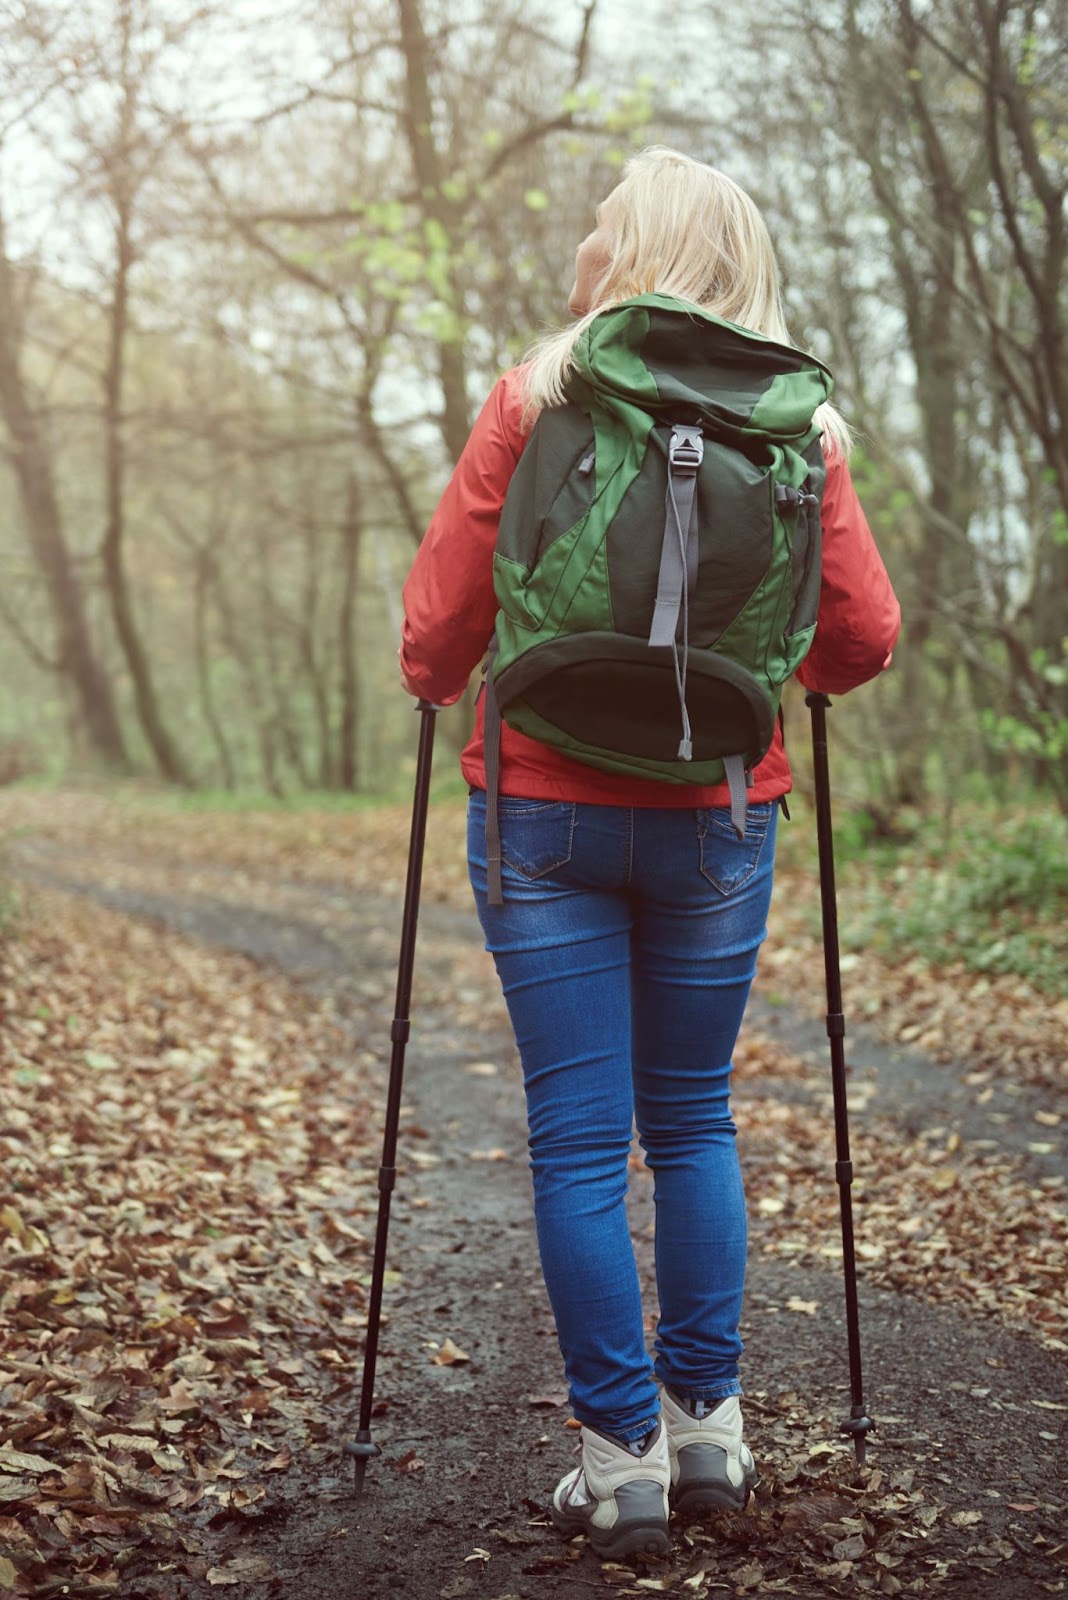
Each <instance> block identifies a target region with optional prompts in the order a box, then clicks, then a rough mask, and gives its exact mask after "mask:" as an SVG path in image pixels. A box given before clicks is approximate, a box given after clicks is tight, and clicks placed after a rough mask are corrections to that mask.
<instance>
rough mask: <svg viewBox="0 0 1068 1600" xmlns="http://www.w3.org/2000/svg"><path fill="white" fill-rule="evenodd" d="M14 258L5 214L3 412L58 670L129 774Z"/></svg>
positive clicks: (0, 261) (99, 739)
mask: <svg viewBox="0 0 1068 1600" xmlns="http://www.w3.org/2000/svg"><path fill="white" fill-rule="evenodd" d="M15 300H16V296H15V287H14V283H13V274H12V270H11V263H10V262H9V261H8V259H7V255H6V252H5V249H4V233H3V219H2V218H0V411H2V414H3V417H4V421H5V423H6V425H7V429H8V432H9V434H10V436H11V445H12V461H13V465H14V469H15V477H16V480H17V482H18V489H19V499H20V501H21V503H22V509H23V514H24V516H25V518H26V527H27V531H28V533H29V539H30V547H31V549H32V551H33V554H34V558H35V559H36V561H37V564H38V566H39V567H40V569H41V572H42V574H43V576H44V580H45V585H46V588H47V592H48V598H49V603H50V605H51V608H52V614H53V616H54V617H55V624H56V635H57V639H58V644H59V667H60V670H61V671H62V672H63V674H64V675H65V676H66V677H67V678H68V679H69V681H70V684H71V688H72V690H73V693H74V696H75V699H76V703H77V705H78V708H79V710H80V712H81V715H82V717H83V718H84V721H85V728H86V731H87V733H88V737H89V743H90V747H91V750H92V752H93V754H94V755H95V756H96V757H97V758H98V759H99V760H100V761H101V762H102V763H103V764H104V765H105V766H107V767H110V768H111V769H113V770H116V771H120V772H126V771H129V769H130V760H129V756H128V755H127V753H126V746H125V742H124V740H123V736H122V728H121V726H120V724H119V718H118V713H117V711H116V708H115V698H114V692H113V689H112V684H111V679H110V677H109V676H108V673H107V671H106V669H105V668H104V665H103V663H102V662H101V661H100V660H99V658H98V656H97V654H96V650H95V648H94V646H93V641H92V638H91V635H90V632H89V622H88V618H87V616H86V610H85V596H84V594H83V593H82V588H81V585H80V583H79V581H78V578H77V574H76V573H75V570H74V563H73V561H72V559H71V554H70V551H69V549H68V548H67V543H66V539H65V537H64V533H63V524H62V520H61V517H60V511H59V501H58V499H57V496H56V487H55V477H54V471H53V465H52V461H51V459H50V457H49V454H48V447H47V445H46V442H45V434H44V431H43V430H42V428H41V427H40V425H39V423H38V419H37V417H36V415H35V414H34V410H33V407H32V405H31V403H30V398H29V395H28V393H27V389H26V384H25V381H24V379H23V375H22V369H21V365H20V361H19V347H18V327H19V320H18V314H17V308H16V304H15Z"/></svg>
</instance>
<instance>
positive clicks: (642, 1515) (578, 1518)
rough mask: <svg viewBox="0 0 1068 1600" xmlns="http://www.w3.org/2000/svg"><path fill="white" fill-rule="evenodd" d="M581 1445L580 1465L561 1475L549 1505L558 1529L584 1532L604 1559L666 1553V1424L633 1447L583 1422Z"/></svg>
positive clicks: (570, 1533)
mask: <svg viewBox="0 0 1068 1600" xmlns="http://www.w3.org/2000/svg"><path fill="white" fill-rule="evenodd" d="M580 1449H581V1452H582V1459H581V1464H580V1465H579V1466H577V1467H575V1468H573V1470H572V1471H571V1472H569V1473H568V1474H567V1476H566V1477H565V1478H561V1480H560V1482H559V1483H558V1484H557V1486H556V1490H555V1493H554V1494H553V1498H552V1505H551V1506H550V1508H549V1509H550V1513H551V1515H552V1519H553V1525H554V1526H555V1528H556V1530H557V1532H558V1533H562V1534H564V1535H566V1536H567V1537H568V1538H571V1537H572V1536H573V1535H574V1534H576V1533H584V1534H585V1535H586V1536H587V1538H588V1539H589V1541H590V1545H591V1546H592V1548H593V1549H594V1550H595V1551H596V1553H597V1555H599V1556H602V1557H604V1558H605V1559H606V1560H611V1561H615V1560H618V1559H619V1557H620V1556H629V1555H633V1554H635V1552H637V1551H642V1550H644V1551H648V1552H649V1553H651V1554H655V1555H667V1553H668V1551H669V1550H670V1548H671V1541H670V1539H669V1538H668V1486H669V1484H670V1482H671V1460H670V1457H669V1455H668V1442H667V1432H666V1430H665V1428H664V1424H663V1423H662V1422H658V1423H657V1425H656V1427H655V1428H654V1429H653V1431H652V1432H651V1433H649V1434H646V1436H645V1438H644V1439H643V1440H636V1441H635V1442H634V1443H633V1444H631V1445H626V1444H621V1443H620V1441H619V1440H618V1439H613V1438H611V1437H610V1435H608V1434H607V1433H601V1431H600V1430H599V1429H598V1428H589V1427H585V1426H584V1427H583V1429H582V1436H581V1445H580Z"/></svg>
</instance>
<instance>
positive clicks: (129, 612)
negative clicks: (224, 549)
mask: <svg viewBox="0 0 1068 1600" xmlns="http://www.w3.org/2000/svg"><path fill="white" fill-rule="evenodd" d="M118 182H120V183H121V182H123V179H122V177H121V175H120V177H119V179H118ZM116 204H117V213H118V214H117V220H116V226H115V245H116V262H115V283H114V293H113V297H112V304H111V324H110V328H109V333H108V362H107V367H106V369H105V372H104V435H105V454H104V459H105V475H106V480H107V530H106V532H105V535H104V543H103V545H102V547H101V552H100V553H101V556H102V558H103V563H104V578H105V582H106V585H107V592H108V599H109V600H110V602H111V614H112V617H113V618H114V622H115V632H116V634H117V635H118V639H119V643H120V645H121V646H122V653H123V655H124V656H125V658H126V665H127V667H128V669H129V673H130V678H131V681H132V683H133V689H134V703H135V705H136V707H137V716H138V720H139V722H140V724H141V727H142V730H143V732H144V735H145V738H146V739H147V740H148V744H149V747H150V749H151V751H152V754H153V755H154V756H155V758H156V765H157V766H158V767H159V770H160V773H161V774H162V776H163V777H164V778H166V779H167V781H168V783H178V784H183V785H186V786H191V785H192V779H191V777H190V775H189V773H188V771H187V769H186V766H185V764H184V762H183V761H182V758H181V756H180V755H179V754H178V751H177V749H176V747H175V745H174V743H173V741H172V739H171V737H170V735H169V733H168V732H167V729H166V727H165V726H164V722H163V716H162V713H161V712H160V707H159V701H158V699H157V697H156V691H155V687H154V685H153V682H152V672H151V668H150V666H149V662H148V656H147V654H146V652H145V648H144V644H143V643H142V640H141V635H140V632H139V630H138V627H137V620H136V618H135V616H134V610H133V603H132V599H131V596H130V588H129V584H128V583H127V581H126V568H125V563H124V560H123V540H124V536H125V512H126V507H125V501H124V490H125V476H126V453H125V444H124V440H123V419H122V391H123V379H124V376H125V357H126V330H127V322H128V313H129V287H130V268H131V266H132V263H133V248H132V245H131V241H130V216H129V206H128V202H127V200H126V198H125V196H123V195H121V194H120V195H119V196H118V197H117V200H116Z"/></svg>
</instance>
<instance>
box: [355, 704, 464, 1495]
mask: <svg viewBox="0 0 1068 1600" xmlns="http://www.w3.org/2000/svg"><path fill="white" fill-rule="evenodd" d="M416 710H417V711H419V712H420V713H421V714H422V724H421V726H420V729H419V758H418V761H417V762H416V768H415V796H414V799H413V801H412V831H411V837H410V839H409V844H408V878H407V882H406V883H405V886H404V915H403V918H402V922H401V944H400V960H399V962H398V964H397V1002H396V1005H395V1006H394V1015H393V1026H392V1027H391V1028H390V1031H389V1036H390V1039H391V1040H392V1041H393V1052H392V1056H391V1059H390V1064H389V1094H388V1096H387V1100H386V1126H385V1130H384V1133H383V1136H382V1165H381V1166H380V1167H379V1169H378V1224H377V1228H376V1230H375V1254H374V1264H373V1266H372V1268H371V1302H370V1305H369V1306H368V1310H367V1341H366V1343H365V1345H364V1352H363V1388H362V1390H361V1393H360V1425H359V1430H358V1432H357V1434H356V1438H355V1439H353V1440H350V1441H349V1442H347V1443H346V1444H345V1445H344V1446H343V1447H342V1448H343V1452H344V1454H345V1455H347V1456H352V1457H353V1458H354V1464H355V1473H356V1479H355V1489H356V1493H357V1495H361V1494H362V1493H363V1481H364V1476H365V1474H366V1472H367V1463H368V1462H369V1461H370V1460H371V1459H372V1457H374V1456H377V1455H379V1454H381V1452H380V1450H379V1447H378V1445H376V1444H375V1443H374V1441H373V1440H372V1438H371V1408H372V1406H373V1404H374V1394H375V1366H376V1363H377V1361H378V1332H379V1328H380V1326H381V1321H382V1285H383V1283H384V1282H385V1274H386V1236H387V1234H388V1232H389V1208H390V1201H391V1199H392V1195H393V1188H394V1185H395V1183H396V1181H397V1132H398V1128H399V1126H400V1108H401V1090H402V1087H403V1084H404V1051H405V1046H406V1045H407V1043H408V1034H409V1032H410V1024H409V1019H408V1009H409V1005H410V1002H411V998H412V969H413V967H414V966H415V928H416V922H417V921H418V918H419V888H420V884H421V882H422V876H423V845H424V843H425V840H426V814H427V808H428V805H429V802H430V767H431V762H432V760H433V756H434V720H435V717H436V716H437V713H438V712H439V711H440V710H441V707H440V706H436V705H433V704H432V703H431V702H430V701H429V700H420V701H419V703H418V705H417V707H416Z"/></svg>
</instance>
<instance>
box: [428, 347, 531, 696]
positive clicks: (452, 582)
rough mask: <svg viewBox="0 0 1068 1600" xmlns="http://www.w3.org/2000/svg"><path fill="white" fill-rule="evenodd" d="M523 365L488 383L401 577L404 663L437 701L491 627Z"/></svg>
mask: <svg viewBox="0 0 1068 1600" xmlns="http://www.w3.org/2000/svg"><path fill="white" fill-rule="evenodd" d="M521 372H522V369H521V368H513V369H512V370H511V371H510V372H506V373H505V374H504V376H503V377H502V378H500V379H498V381H497V383H496V384H495V385H494V387H493V389H492V390H491V391H490V395H489V398H488V400H487V401H486V404H485V405H484V406H483V408H482V411H481V413H480V415H479V418H478V421H477V422H476V423H475V425H474V427H473V428H472V430H471V436H470V438H469V439H468V441H467V444H466V445H465V446H464V450H463V454H462V455H461V456H460V459H459V461H458V462H457V463H456V470H455V472H454V473H453V475H452V477H451V479H450V480H449V484H448V487H447V488H446V490H445V493H444V494H443V495H442V497H441V500H440V501H439V503H438V507H437V510H436V511H435V512H434V515H433V517H432V518H431V519H430V526H429V528H428V529H427V531H426V534H425V536H424V538H423V542H422V544H421V545H420V546H419V553H418V555H417V556H416V558H415V561H414V563H413V565H412V569H411V571H410V572H409V574H408V577H407V580H406V582H405V585H404V591H403V594H404V625H403V629H402V632H401V649H400V664H401V670H402V672H403V673H404V675H405V677H406V678H407V679H408V682H409V684H410V685H411V687H412V689H413V691H415V692H416V693H418V694H419V695H421V696H422V697H423V698H424V699H426V700H434V701H436V702H437V703H438V704H439V705H452V704H453V702H454V701H456V700H458V699H459V698H460V696H461V695H462V694H463V692H464V689H465V688H466V687H467V682H468V679H469V678H470V676H471V673H472V672H473V671H474V669H475V667H476V666H477V665H478V663H479V662H480V661H481V660H482V657H483V656H484V655H485V653H486V647H487V645H488V644H489V640H490V636H491V634H492V633H493V623H494V619H495V618H496V615H497V598H496V595H495V594H494V590H493V550H494V546H495V545H496V542H497V524H498V522H499V520H500V515H501V507H502V506H503V505H504V497H505V494H506V493H507V490H508V484H509V481H510V479H511V477H512V473H513V472H514V471H515V466H516V462H517V461H518V460H519V457H520V455H521V454H522V452H523V446H524V445H525V444H526V439H527V430H526V428H525V427H524V423H523V398H522V392H521Z"/></svg>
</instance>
